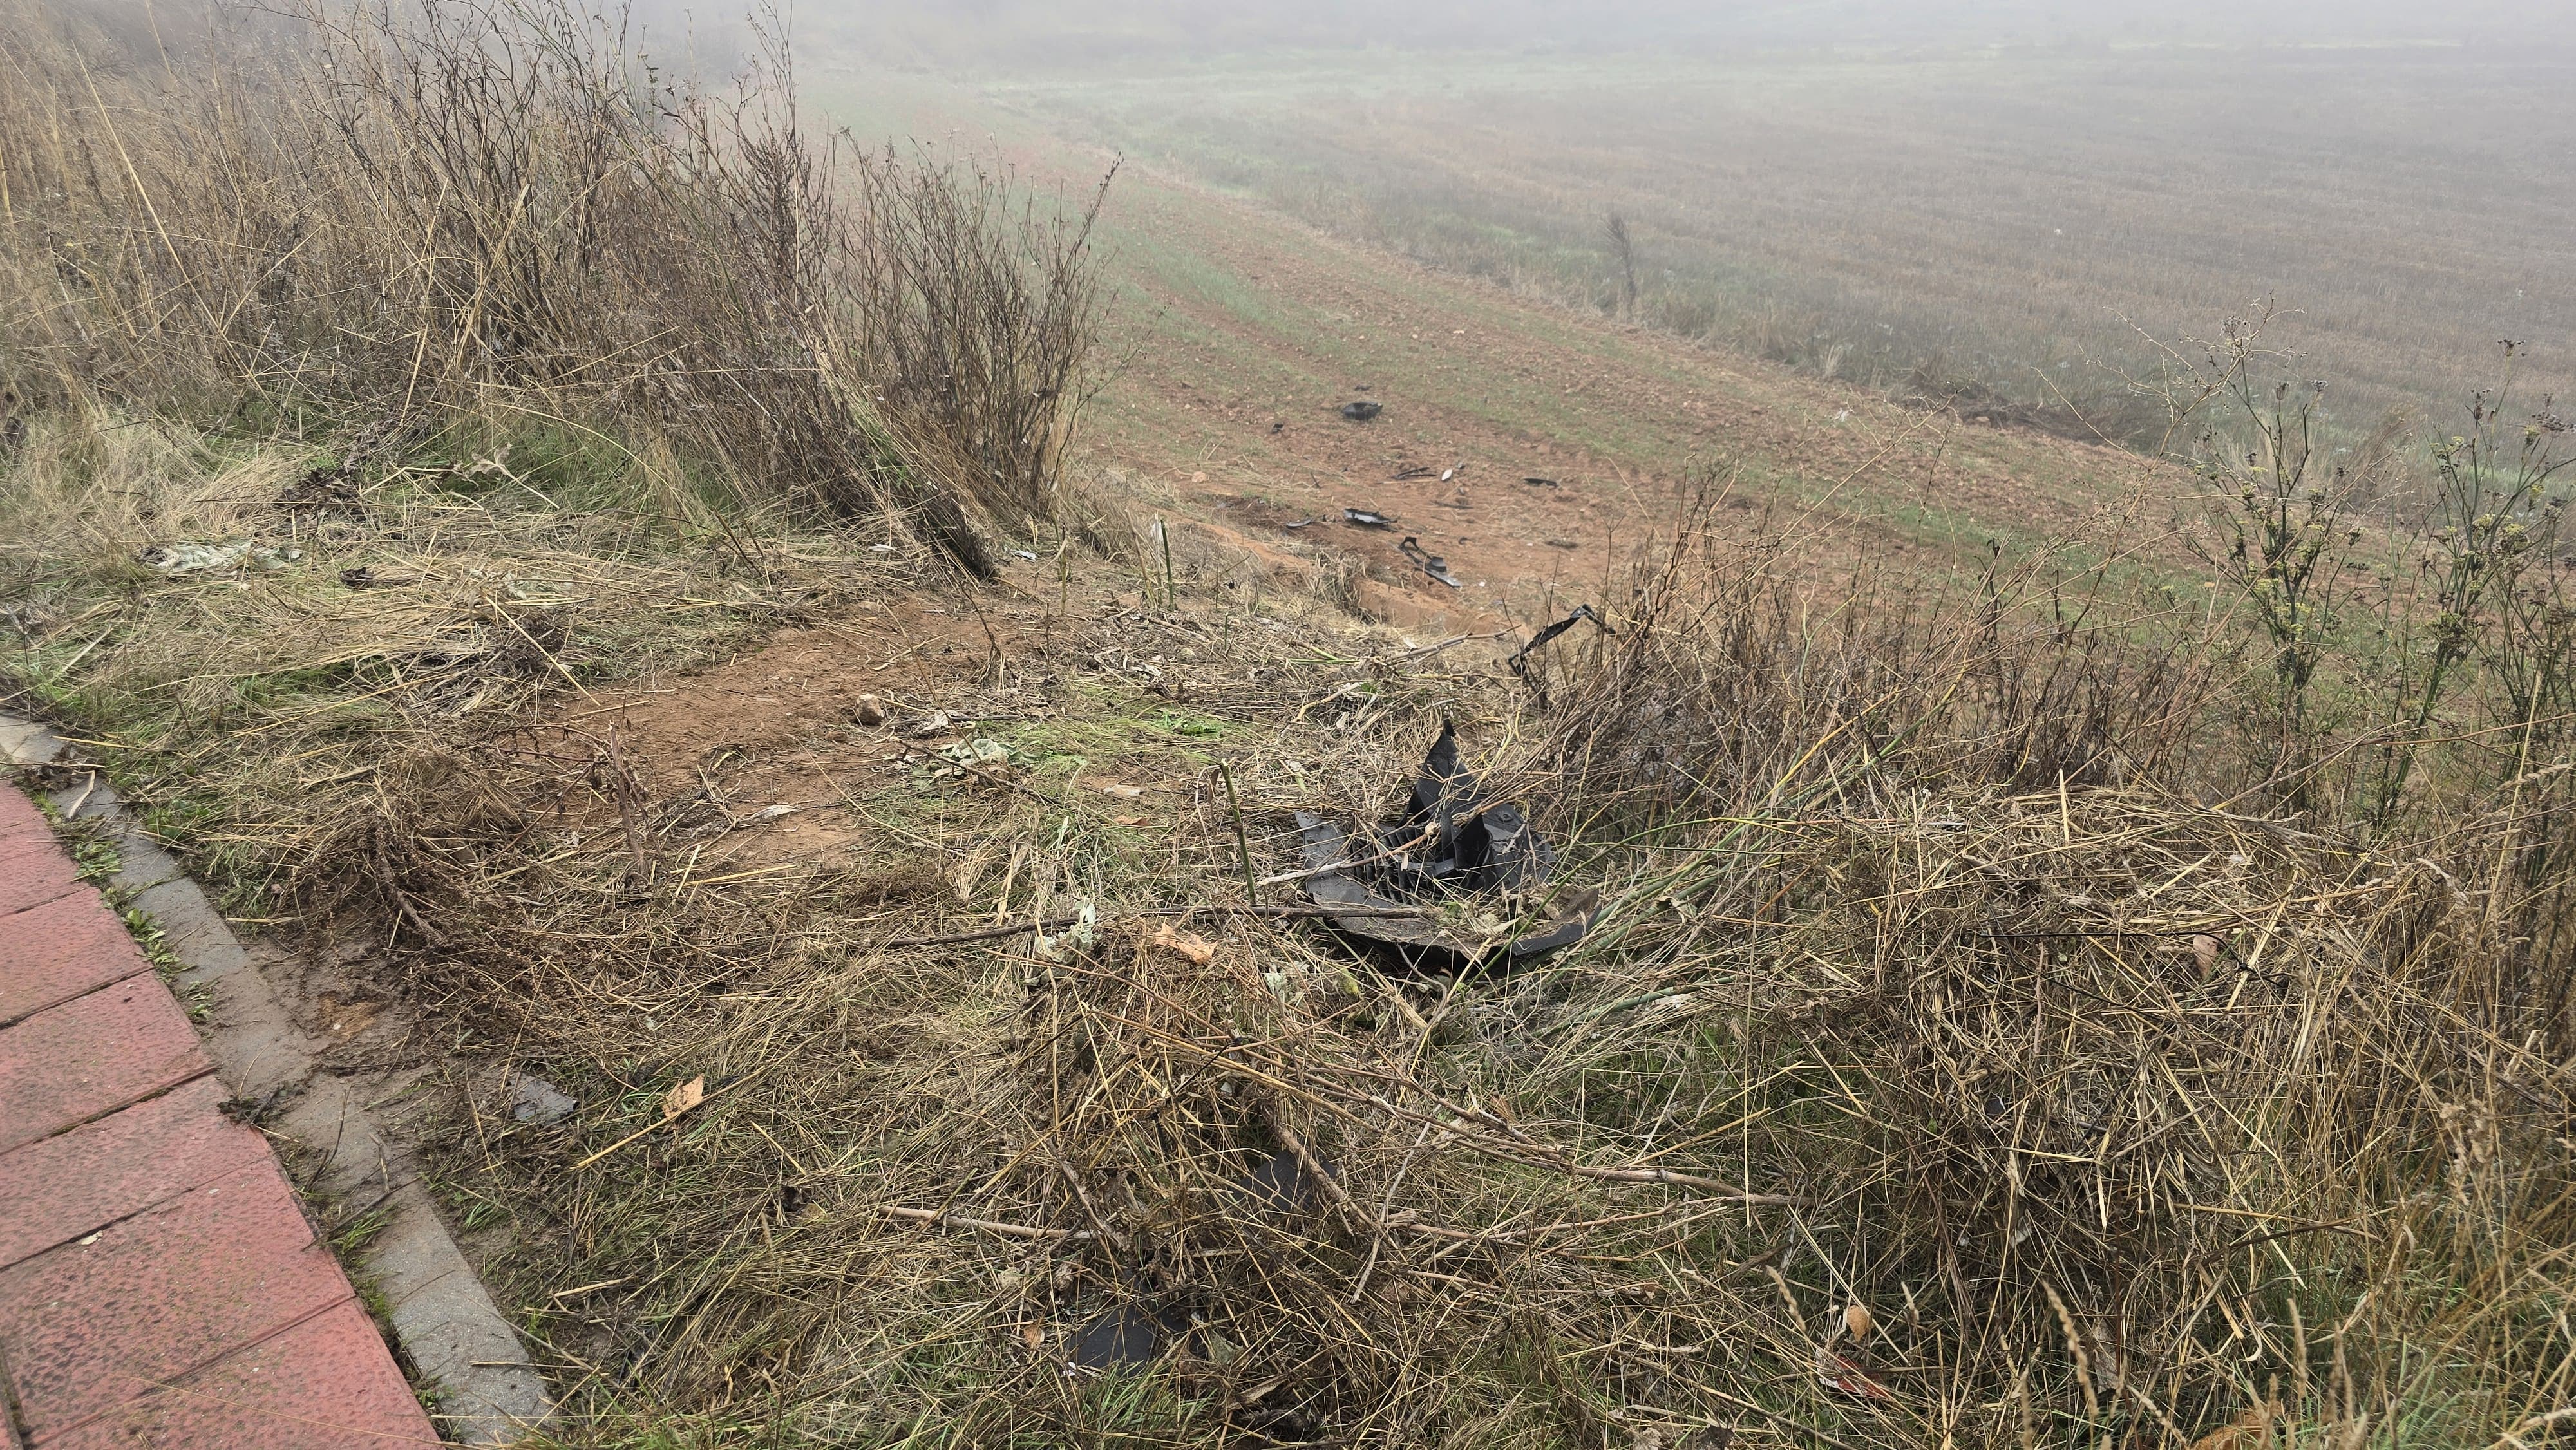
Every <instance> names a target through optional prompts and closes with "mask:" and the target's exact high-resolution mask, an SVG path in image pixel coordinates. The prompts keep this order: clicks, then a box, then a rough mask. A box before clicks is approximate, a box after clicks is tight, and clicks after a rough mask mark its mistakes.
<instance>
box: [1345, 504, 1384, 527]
mask: <svg viewBox="0 0 2576 1450" xmlns="http://www.w3.org/2000/svg"><path fill="white" fill-rule="evenodd" d="M1342 522H1343V523H1346V524H1351V525H1355V526H1357V527H1359V528H1363V529H1391V528H1394V527H1395V526H1396V523H1397V519H1396V517H1395V515H1393V514H1382V513H1379V512H1378V511H1377V510H1375V509H1344V510H1342Z"/></svg>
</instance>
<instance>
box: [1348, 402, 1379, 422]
mask: <svg viewBox="0 0 2576 1450" xmlns="http://www.w3.org/2000/svg"><path fill="white" fill-rule="evenodd" d="M1385 411H1386V405H1385V404H1384V403H1379V402H1374V401H1372V400H1370V399H1367V398H1362V399H1360V400H1359V401H1358V402H1356V403H1344V404H1343V405H1342V416H1343V417H1345V418H1348V419H1350V420H1351V421H1352V422H1354V423H1365V422H1367V421H1369V420H1370V419H1371V418H1374V417H1376V416H1377V415H1378V414H1380V413H1383V412H1385Z"/></svg>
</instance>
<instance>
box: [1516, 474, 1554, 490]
mask: <svg viewBox="0 0 2576 1450" xmlns="http://www.w3.org/2000/svg"><path fill="white" fill-rule="evenodd" d="M1521 482H1523V483H1526V484H1528V485H1529V486H1530V487H1532V488H1556V487H1559V486H1560V485H1559V484H1558V483H1557V481H1556V480H1555V479H1553V478H1540V477H1537V476H1536V475H1532V476H1530V477H1528V478H1524V479H1522V480H1521Z"/></svg>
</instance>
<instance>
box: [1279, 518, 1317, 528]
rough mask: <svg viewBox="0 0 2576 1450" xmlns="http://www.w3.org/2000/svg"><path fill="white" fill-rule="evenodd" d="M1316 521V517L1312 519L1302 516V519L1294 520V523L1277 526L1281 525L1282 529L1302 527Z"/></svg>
mask: <svg viewBox="0 0 2576 1450" xmlns="http://www.w3.org/2000/svg"><path fill="white" fill-rule="evenodd" d="M1316 522H1318V520H1316V519H1312V518H1303V519H1299V520H1298V521H1297V522H1295V523H1293V524H1281V525H1280V526H1279V527H1281V528H1283V529H1302V528H1306V527H1307V526H1309V525H1311V524H1314V523H1316Z"/></svg>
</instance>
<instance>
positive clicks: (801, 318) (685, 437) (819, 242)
mask: <svg viewBox="0 0 2576 1450" xmlns="http://www.w3.org/2000/svg"><path fill="white" fill-rule="evenodd" d="M9 21H10V24H9V27H8V29H9V38H8V40H7V41H6V42H5V44H0V73H5V74H6V75H7V76H8V78H9V81H8V85H7V88H6V92H5V98H0V128H5V129H7V130H8V132H9V133H10V134H12V135H13V136H16V137H20V138H25V141H26V144H20V145H13V146H12V147H10V149H9V150H8V152H7V153H6V156H5V159H4V160H0V171H5V173H6V175H5V177H0V233H5V236H0V308H5V309H6V317H7V337H8V345H7V348H6V350H5V353H0V391H5V393H6V403H5V405H4V406H0V411H5V412H6V413H8V414H10V415H11V416H15V415H17V414H19V413H21V412H33V411H37V410H45V409H52V408H59V407H64V406H72V405H77V406H81V407H85V408H89V409H92V410H94V411H98V412H101V413H103V414H108V415H118V414H130V413H134V412H154V413H161V414H173V413H175V414H178V415H181V416H185V417H187V418H189V419H191V420H192V421H196V422H199V423H201V424H207V425H212V426H219V427H222V428H225V429H227V430H229V431H235V432H243V431H247V432H251V433H271V434H275V433H281V432H282V433H289V434H296V435H301V436H307V437H319V436H326V435H328V434H331V433H333V432H341V431H347V430H351V429H356V428H366V429H368V430H370V432H371V436H372V437H373V439H374V442H375V445H376V450H377V451H378V452H383V453H388V454H391V455H394V456H397V457H398V456H399V455H400V453H401V452H402V445H403V444H404V443H405V442H407V441H409V440H413V439H417V438H419V437H422V436H424V435H426V434H431V433H435V432H436V431H437V430H438V429H439V428H440V427H442V426H443V425H444V420H445V419H446V418H447V417H448V416H449V415H451V414H452V413H454V412H456V411H459V410H463V411H469V412H473V413H477V414H481V415H484V416H511V415H515V416H517V417H520V418H523V419H526V420H529V422H530V423H531V425H533V426H553V427H570V428H575V429H588V430H590V431H592V432H594V433H596V434H597V435H598V436H599V438H600V440H601V441H602V442H603V443H604V444H607V445H609V446H623V447H626V448H628V449H630V450H632V451H636V452H639V453H641V452H645V451H649V450H651V449H654V448H657V447H658V448H661V449H665V450H667V451H668V452H669V453H670V454H671V455H672V456H673V457H675V458H676V459H678V460H680V461H681V462H682V463H683V464H684V465H685V469H686V471H688V472H690V473H692V474H694V475H695V478H696V486H697V487H699V488H700V489H702V490H707V491H712V492H714V493H717V494H723V493H727V492H731V493H738V494H740V495H741V496H743V497H745V498H750V499H760V500H778V499H783V500H790V501H798V502H804V503H810V504H820V505H823V506H827V507H829V508H832V509H836V510H839V511H842V512H844V513H848V512H859V511H869V510H874V509H877V508H880V507H890V508H893V509H894V510H896V511H897V512H898V513H900V514H901V515H902V516H904V517H906V518H907V519H909V520H910V521H911V522H912V525H913V526H914V527H915V528H916V529H917V530H919V531H921V532H922V533H923V536H924V537H926V538H929V539H931V540H933V541H934V542H935V543H936V544H937V545H938V547H940V548H941V549H942V550H944V551H945V552H947V553H948V554H949V555H950V556H952V557H953V558H954V559H955V560H956V561H957V562H958V563H960V564H961V565H963V566H965V567H966V568H968V569H969V570H970V571H972V572H976V573H982V574H989V573H990V572H991V570H992V564H991V560H990V558H989V557H988V555H987V552H986V548H985V545H984V543H983V541H982V540H981V538H980V537H979V536H978V534H977V532H976V530H975V529H974V528H973V527H971V526H970V522H969V519H968V517H967V510H972V511H973V512H974V513H975V514H977V515H979V516H980V517H981V518H982V519H983V520H984V521H985V522H986V523H987V524H989V525H992V526H996V527H999V528H1002V529H1004V530H1006V531H1014V532H1016V531H1019V530H1022V529H1025V528H1026V527H1027V526H1028V525H1029V523H1030V522H1031V521H1032V520H1035V519H1038V518H1041V517H1044V516H1045V515H1046V514H1047V513H1048V511H1049V508H1050V504H1051V497H1052V494H1053V491H1054V488H1055V485H1056V483H1057V480H1058V475H1059V473H1060V470H1061V467H1062V463H1063V457H1064V449H1065V447H1066V444H1067V442H1068V440H1069V438H1070V436H1071V432H1072V428H1073V424H1074V419H1075V416H1076V413H1077V410H1078V407H1079V404H1080V402H1081V400H1082V382H1081V376H1082V366H1083V358H1084V353H1085V349H1086V347H1087V346H1088V342H1089V339H1090V336H1091V323H1092V313H1093V309H1094V288H1093V281H1092V272H1091V260H1090V253H1089V250H1088V229H1089V220H1088V214H1087V213H1086V212H1085V211H1083V210H1082V209H1081V208H1079V207H1076V208H1074V209H1073V210H1072V211H1071V212H1070V213H1069V214H1063V213H1061V211H1060V209H1056V208H1047V209H1043V210H1042V209H1041V208H1040V206H1039V204H1038V199H1036V198H1033V197H1030V196H1027V195H1025V194H1024V193H1021V192H1019V191H1018V190H1016V189H1015V188H1014V187H1013V185H1012V184H1011V182H1010V180H1009V179H1008V178H1007V177H1006V176H1002V175H999V174H995V173H991V172H988V171H983V170H978V169H975V168H972V167H967V166H962V165H959V164H955V163H943V162H940V161H937V160H935V159H933V158H931V157H928V156H920V157H912V158H899V157H896V156H893V155H877V154H869V153H864V152H860V151H858V150H856V149H854V148H853V147H851V146H850V145H849V144H847V143H846V142H845V141H844V140H842V139H839V138H836V137H832V136H817V135H815V134H813V133H811V132H809V131H808V130H807V129H805V127H804V125H803V123H802V122H801V120H800V119H799V117H798V114H797V111H796V108H795V103H794V87H793V81H792V77H791V74H790V69H789V65H788V61H787V58H786V47H785V42H784V40H783V38H776V37H773V38H772V43H771V45H770V47H769V51H768V55H767V59H766V61H765V62H764V63H761V64H757V65H755V66H754V67H753V68H752V69H751V70H750V71H749V72H748V74H747V75H746V76H745V77H744V78H742V79H740V80H738V81H734V82H729V83H726V84H723V85H701V84H699V83H697V82H695V81H693V80H692V79H691V78H688V77H685V76H678V75H674V74H672V73H670V72H668V71H665V70H662V69H660V68H658V67H656V66H654V65H653V64H651V63H650V62H649V61H648V59H647V58H646V57H645V56H644V55H643V54H642V53H641V52H640V51H639V50H638V49H637V48H636V47H635V45H634V44H632V43H630V41H629V39H628V37H627V35H626V33H625V32H624V31H623V30H621V29H620V28H619V27H618V24H617V18H616V17H613V16H611V17H602V16H600V15H598V14H594V13H593V12H591V11H590V10H588V9H586V8H583V7H581V6H578V5H574V4H557V3H551V0H529V3H519V0H494V3H491V4H476V5H439V6H431V7H426V8H424V9H422V10H420V11H419V12H417V13H412V12H407V11H403V10H400V9H398V8H397V7H394V6H391V5H381V4H364V3H362V4H356V5H351V6H347V7H333V6H315V7H311V8H309V9H307V10H305V11H303V12H301V13H299V14H298V15H296V16H294V17H292V18H291V19H289V20H283V21H279V22H277V23H276V24H274V25H273V26H271V27H269V28H268V30H267V32H265V33H262V34H256V35H239V34H234V33H231V32H230V31H227V30H224V29H221V28H217V29H215V30H213V31H210V32H205V33H200V34H197V35H193V36H189V37H185V38H183V39H180V40H176V41H173V42H171V43H170V44H168V45H164V46H162V47H161V48H159V49H158V50H155V49H154V48H152V45H151V42H150V41H147V40H145V39H144V38H142V37H134V38H131V39H129V40H128V41H124V42H120V41H117V40H113V39H110V38H108V37H107V36H105V35H103V34H101V33H99V32H97V31H95V30H92V29H88V28H85V27H83V26H81V25H80V24H79V23H77V22H76V21H75V20H74V19H73V18H71V17H68V16H66V15H63V14H61V13H59V12H54V11H50V10H48V9H46V8H44V7H42V6H36V5H32V4H29V5H21V6H19V7H18V8H16V9H15V10H13V11H12V12H11V14H10V16H9ZM1095 204H1096V202H1095Z"/></svg>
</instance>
